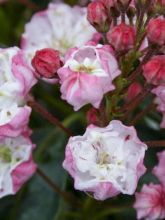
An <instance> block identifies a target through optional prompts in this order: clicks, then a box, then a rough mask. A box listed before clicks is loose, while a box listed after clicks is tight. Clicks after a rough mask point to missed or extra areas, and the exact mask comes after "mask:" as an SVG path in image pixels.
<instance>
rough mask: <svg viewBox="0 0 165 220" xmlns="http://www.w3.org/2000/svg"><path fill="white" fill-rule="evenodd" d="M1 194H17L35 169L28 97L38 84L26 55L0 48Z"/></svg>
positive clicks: (13, 49)
mask: <svg viewBox="0 0 165 220" xmlns="http://www.w3.org/2000/svg"><path fill="white" fill-rule="evenodd" d="M0 73H1V77H0V94H1V95H0V103H1V106H0V167H1V168H0V197H3V196H5V195H8V194H14V193H16V192H17V191H18V190H19V189H20V187H21V186H22V184H23V183H24V182H25V181H26V180H28V179H29V177H31V176H32V174H33V173H34V172H35V169H36V165H35V163H34V162H33V160H32V149H33V144H32V143H31V141H30V139H29V135H30V130H29V128H28V122H29V116H30V113H31V108H30V107H28V106H27V105H26V100H27V96H28V93H29V91H30V89H31V87H32V86H33V85H34V84H35V83H36V80H35V78H34V76H33V72H32V70H31V68H30V67H29V65H28V64H27V62H26V58H25V54H24V53H23V52H22V51H21V50H20V49H18V48H17V47H13V48H7V49H0Z"/></svg>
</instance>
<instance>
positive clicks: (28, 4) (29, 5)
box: [17, 0, 40, 11]
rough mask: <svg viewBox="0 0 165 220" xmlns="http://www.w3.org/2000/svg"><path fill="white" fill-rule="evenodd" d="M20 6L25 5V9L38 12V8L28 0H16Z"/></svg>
mask: <svg viewBox="0 0 165 220" xmlns="http://www.w3.org/2000/svg"><path fill="white" fill-rule="evenodd" d="M17 1H18V2H19V3H20V4H22V5H25V6H26V7H27V8H29V9H32V10H34V11H37V10H40V7H39V6H38V5H36V4H35V3H33V2H31V1H29V0H17Z"/></svg>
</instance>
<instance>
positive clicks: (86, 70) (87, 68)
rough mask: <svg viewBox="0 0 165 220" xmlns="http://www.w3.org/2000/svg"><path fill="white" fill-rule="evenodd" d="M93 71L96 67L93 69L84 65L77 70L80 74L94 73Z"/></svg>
mask: <svg viewBox="0 0 165 220" xmlns="http://www.w3.org/2000/svg"><path fill="white" fill-rule="evenodd" d="M93 70H94V67H92V66H88V67H86V66H85V65H83V64H81V65H80V66H79V67H78V68H77V71H78V72H85V73H92V71H93Z"/></svg>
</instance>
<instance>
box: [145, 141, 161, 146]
mask: <svg viewBox="0 0 165 220" xmlns="http://www.w3.org/2000/svg"><path fill="white" fill-rule="evenodd" d="M145 144H146V145H148V146H149V147H165V140H156V141H146V142H145Z"/></svg>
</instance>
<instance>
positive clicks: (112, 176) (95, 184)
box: [63, 120, 147, 200]
mask: <svg viewBox="0 0 165 220" xmlns="http://www.w3.org/2000/svg"><path fill="white" fill-rule="evenodd" d="M146 149H147V146H146V145H145V144H144V143H142V142H141V141H140V140H139V139H138V137H137V134H136V131H135V129H134V127H127V126H124V125H123V124H122V123H121V122H120V121H117V120H114V121H111V122H110V124H109V125H108V126H107V127H105V128H100V127H95V126H94V125H90V126H89V127H88V128H87V130H86V132H85V134H84V135H83V136H75V137H71V138H70V139H69V142H68V144H67V146H66V151H65V160H64V162H63V167H64V168H65V169H66V170H67V171H68V172H69V173H70V175H71V176H72V177H73V178H74V187H75V189H78V190H81V191H85V192H89V193H92V194H93V196H94V198H95V199H98V200H105V199H107V198H110V197H113V196H116V195H118V194H119V193H123V194H128V195H132V194H134V192H135V190H136V187H137V182H138V180H139V178H140V176H141V175H143V174H144V172H145V170H146V169H145V167H144V165H143V159H144V155H145V150H146Z"/></svg>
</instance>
